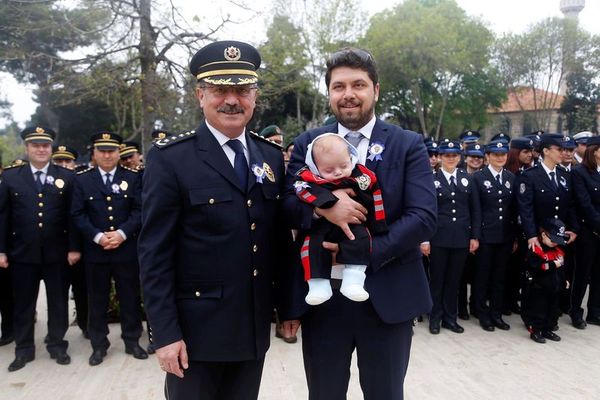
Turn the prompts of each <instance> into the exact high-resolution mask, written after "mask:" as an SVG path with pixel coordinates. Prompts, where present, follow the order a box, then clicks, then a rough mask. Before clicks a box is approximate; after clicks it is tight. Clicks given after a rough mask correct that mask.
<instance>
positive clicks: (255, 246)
mask: <svg viewBox="0 0 600 400" xmlns="http://www.w3.org/2000/svg"><path fill="white" fill-rule="evenodd" d="M252 251H253V252H255V253H256V252H257V251H258V246H257V245H254V246H252Z"/></svg>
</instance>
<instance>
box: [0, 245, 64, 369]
mask: <svg viewBox="0 0 600 400" xmlns="http://www.w3.org/2000/svg"><path fill="white" fill-rule="evenodd" d="M10 268H11V270H12V271H11V272H12V285H13V296H14V297H13V298H14V316H15V317H14V336H15V343H16V347H15V355H16V356H17V357H19V356H23V357H30V356H35V344H34V340H33V338H34V324H35V309H36V303H37V298H38V293H39V290H40V280H42V279H43V280H44V286H45V288H46V303H47V307H48V343H47V344H46V349H47V350H48V352H49V353H50V354H53V353H55V352H63V351H66V349H67V347H68V344H69V343H68V342H67V341H66V340H63V338H64V336H65V333H66V332H67V329H68V327H69V312H68V297H69V280H68V272H69V271H68V265H67V260H66V254H65V262H64V263H51V264H26V263H17V262H12V263H11V265H10Z"/></svg>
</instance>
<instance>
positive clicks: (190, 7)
mask: <svg viewBox="0 0 600 400" xmlns="http://www.w3.org/2000/svg"><path fill="white" fill-rule="evenodd" d="M456 1H457V3H458V5H459V6H460V7H462V8H463V9H464V10H465V11H466V12H467V14H469V15H472V16H476V17H479V18H481V20H482V21H484V23H485V24H486V25H487V26H488V27H489V28H490V29H491V30H492V31H494V32H496V33H497V34H500V33H508V32H512V33H520V32H523V31H525V30H526V29H527V28H528V27H529V26H530V25H532V24H535V23H536V22H538V21H540V20H542V19H544V18H547V17H552V16H562V13H561V11H560V7H559V4H560V0H456ZM174 3H175V4H176V5H178V6H179V7H181V10H182V13H183V14H185V15H186V16H190V17H191V16H193V15H194V14H199V15H201V14H202V13H205V12H206V9H207V7H206V4H205V3H204V2H190V1H187V0H174ZM247 3H248V4H252V7H253V9H255V10H257V11H258V12H257V13H256V14H255V17H254V18H252V19H251V20H249V17H248V14H249V13H248V12H242V11H241V10H240V9H235V10H233V11H232V9H231V8H228V9H222V10H220V12H221V13H223V14H226V13H231V14H232V17H233V18H234V19H237V20H239V21H242V22H241V23H240V24H236V25H230V26H229V27H227V28H226V29H225V30H224V31H223V36H222V37H221V38H223V39H224V38H228V39H235V40H243V41H248V42H251V43H253V44H258V43H260V42H261V41H262V40H264V36H265V31H266V27H267V25H268V23H269V21H270V13H269V10H270V4H271V2H270V1H269V0H254V1H251V2H250V1H247ZM362 3H363V10H364V11H366V12H367V13H368V14H369V15H373V14H375V13H378V12H381V11H383V10H385V9H388V8H391V7H393V6H394V5H395V4H398V3H399V1H398V0H378V1H374V0H362ZM585 3H586V4H585V8H584V9H583V11H582V12H581V14H580V15H579V23H580V25H581V26H582V27H583V28H584V29H585V30H587V31H588V32H591V33H595V34H600V23H598V17H599V16H600V0H585ZM217 4H221V5H223V4H228V3H227V2H219V3H217ZM222 7H223V6H222ZM229 7H230V6H229ZM215 12H218V11H215ZM215 15H218V14H215ZM190 20H191V18H190ZM225 35H227V36H225ZM32 89H33V88H32V87H30V86H29V87H28V86H24V85H19V84H18V83H17V82H16V81H14V79H12V78H11V77H10V75H7V74H3V73H0V97H5V98H6V99H8V100H9V101H10V102H11V103H13V106H12V109H11V111H12V115H13V119H14V120H15V121H16V122H17V123H18V124H19V126H21V127H24V124H25V122H26V121H27V119H28V118H29V116H30V115H31V114H32V113H33V111H34V110H35V107H36V106H37V104H36V103H35V102H34V101H33V95H32ZM4 123H6V121H2V120H1V119H0V126H1V125H3V124H4Z"/></svg>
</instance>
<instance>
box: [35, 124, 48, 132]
mask: <svg viewBox="0 0 600 400" xmlns="http://www.w3.org/2000/svg"><path fill="white" fill-rule="evenodd" d="M35 133H46V131H45V130H44V128H40V127H39V126H38V127H37V128H35Z"/></svg>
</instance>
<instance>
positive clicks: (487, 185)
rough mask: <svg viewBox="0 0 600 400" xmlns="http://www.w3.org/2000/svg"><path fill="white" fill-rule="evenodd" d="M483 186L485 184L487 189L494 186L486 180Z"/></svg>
mask: <svg viewBox="0 0 600 400" xmlns="http://www.w3.org/2000/svg"><path fill="white" fill-rule="evenodd" d="M483 186H485V188H486V189H489V188H491V187H492V182H490V181H488V180H485V181H483Z"/></svg>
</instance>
